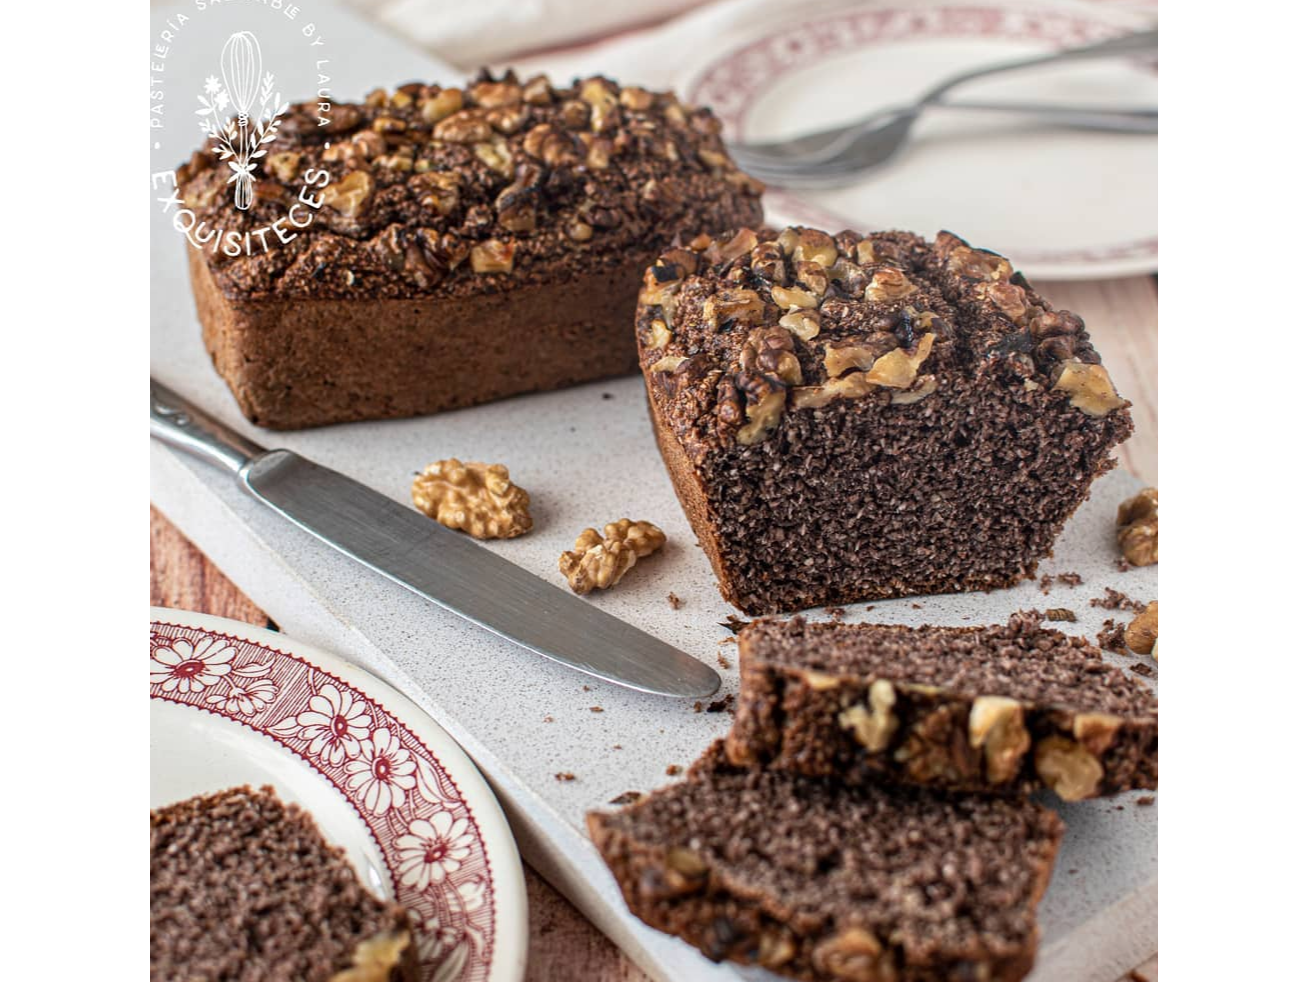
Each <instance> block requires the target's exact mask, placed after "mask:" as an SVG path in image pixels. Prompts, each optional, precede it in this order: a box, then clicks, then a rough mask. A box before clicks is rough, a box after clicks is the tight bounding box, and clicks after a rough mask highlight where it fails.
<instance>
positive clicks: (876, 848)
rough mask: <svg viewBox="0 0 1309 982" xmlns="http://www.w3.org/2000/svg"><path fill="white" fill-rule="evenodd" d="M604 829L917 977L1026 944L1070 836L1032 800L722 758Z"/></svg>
mask: <svg viewBox="0 0 1309 982" xmlns="http://www.w3.org/2000/svg"><path fill="white" fill-rule="evenodd" d="M602 822H603V824H604V825H605V826H606V827H607V829H608V830H610V831H611V832H614V833H617V834H620V835H623V836H626V837H628V838H629V839H630V840H631V841H632V842H635V843H640V844H642V845H652V846H658V847H660V848H663V847H669V848H671V847H683V848H686V849H689V850H691V851H693V852H694V853H696V854H697V855H698V856H699V857H700V858H701V859H702V860H703V861H704V862H705V863H706V864H707V865H708V866H709V868H710V870H711V871H712V872H711V878H714V879H716V880H717V881H719V882H720V883H721V884H722V886H721V888H720V889H721V890H723V891H726V892H727V893H730V894H731V895H733V896H734V897H735V898H736V899H737V900H738V901H745V902H753V903H757V904H759V905H761V906H762V907H763V908H764V909H765V910H766V911H767V913H768V914H769V915H770V916H771V917H773V918H775V919H776V920H777V921H779V922H782V923H786V924H789V925H792V926H794V927H797V928H799V929H801V933H805V934H812V935H821V934H823V933H826V932H830V931H832V930H833V929H835V928H837V927H840V928H842V929H844V928H846V927H848V926H850V925H852V924H857V925H861V926H863V927H865V928H867V929H868V930H869V931H871V932H873V933H874V934H876V935H877V936H878V937H880V938H883V939H885V938H894V939H896V943H897V944H898V945H899V946H900V947H901V949H902V951H903V953H904V955H905V956H907V957H908V958H909V960H911V961H918V962H920V963H923V962H930V961H933V960H938V961H939V960H942V959H944V960H946V961H948V960H949V959H951V958H964V957H969V956H974V957H975V956H977V955H978V954H979V952H982V951H991V952H993V953H995V954H996V955H1002V954H1004V953H1012V951H1013V950H1014V949H1017V948H1021V947H1022V946H1023V945H1025V944H1026V943H1027V942H1028V941H1030V938H1031V935H1032V931H1033V930H1034V927H1035V911H1034V907H1035V902H1036V898H1037V897H1039V895H1040V892H1041V890H1042V889H1043V887H1044V883H1045V876H1046V872H1047V869H1048V864H1049V862H1050V861H1051V860H1052V859H1053V853H1054V850H1055V849H1056V848H1057V844H1058V839H1059V836H1060V834H1061V831H1062V827H1061V825H1060V823H1059V821H1058V819H1057V818H1056V817H1055V816H1054V815H1053V814H1052V813H1051V812H1048V811H1046V810H1045V809H1043V808H1040V807H1039V806H1037V805H1035V804H1032V803H1031V802H1028V801H1026V800H1021V799H1014V798H1005V797H986V796H979V795H952V796H947V795H941V794H939V793H933V792H930V791H922V790H918V789H894V790H891V789H884V788H881V787H878V786H875V785H873V786H868V787H864V788H852V787H846V786H842V785H840V784H838V783H835V782H826V781H822V780H814V779H808V778H802V777H797V776H794V775H790V774H787V773H785V772H781V771H775V770H766V769H746V770H738V769H735V768H732V767H731V766H730V765H728V764H726V762H725V759H724V757H723V755H722V752H721V745H715V746H714V747H712V748H711V749H710V750H709V751H708V752H707V753H706V754H705V756H704V757H703V758H702V759H701V760H700V761H699V762H698V763H697V764H696V765H695V767H693V768H692V769H691V771H690V772H689V776H688V780H686V781H684V782H682V783H680V784H677V785H673V786H672V787H668V788H664V789H662V790H660V791H657V792H655V793H654V794H652V795H650V796H648V797H647V798H645V799H643V800H641V801H640V802H638V803H637V804H635V805H632V806H629V807H628V808H627V809H625V810H623V811H622V812H619V813H616V814H613V815H608V816H604V817H603V819H602ZM670 916H672V917H674V918H675V916H676V915H675V914H674V915H670Z"/></svg>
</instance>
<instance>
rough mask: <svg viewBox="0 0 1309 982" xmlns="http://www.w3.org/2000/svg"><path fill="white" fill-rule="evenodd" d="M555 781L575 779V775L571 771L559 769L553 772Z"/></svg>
mask: <svg viewBox="0 0 1309 982" xmlns="http://www.w3.org/2000/svg"><path fill="white" fill-rule="evenodd" d="M555 780H556V781H576V780H577V775H576V774H574V773H573V772H572V771H559V772H558V773H557V774H555Z"/></svg>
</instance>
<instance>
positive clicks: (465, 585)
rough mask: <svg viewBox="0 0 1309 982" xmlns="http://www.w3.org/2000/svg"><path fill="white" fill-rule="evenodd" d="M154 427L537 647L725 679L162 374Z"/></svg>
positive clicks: (402, 574)
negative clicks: (238, 425)
mask: <svg viewBox="0 0 1309 982" xmlns="http://www.w3.org/2000/svg"><path fill="white" fill-rule="evenodd" d="M150 435H151V436H152V437H154V438H155V439H158V440H160V441H162V442H163V443H166V444H168V445H169V446H172V447H176V448H178V449H180V450H184V451H186V452H187V453H190V454H194V455H195V456H196V457H199V458H201V459H203V460H206V461H208V462H209V463H212V464H216V465H218V466H219V467H223V468H226V469H227V470H228V471H230V472H231V473H232V474H233V475H234V476H235V477H236V479H237V480H238V481H239V482H240V484H241V487H242V488H244V489H245V490H246V491H247V492H248V493H249V494H251V495H252V496H253V497H255V498H256V499H258V500H259V501H261V502H263V503H264V504H265V505H267V506H268V507H269V508H271V509H272V510H273V511H275V512H277V513H278V514H280V515H282V516H283V517H284V518H286V519H288V520H290V521H291V522H292V523H293V524H295V525H298V526H299V527H300V528H302V529H304V530H305V531H306V532H308V533H309V534H311V535H313V536H316V537H317V538H319V539H321V540H322V541H323V542H325V543H327V544H328V545H329V546H331V547H332V548H333V549H337V550H339V551H340V552H343V553H345V554H346V555H347V556H349V557H350V558H351V559H354V560H355V561H356V562H358V563H360V564H362V565H364V566H366V567H368V568H369V569H371V570H373V571H374V572H377V573H380V574H381V575H382V576H385V577H387V578H388V579H390V580H394V581H395V582H396V583H399V584H400V585H401V586H403V587H405V588H407V589H409V590H412V591H413V592H414V593H416V594H418V595H419V596H421V597H425V598H426V599H428V600H430V601H431V602H432V603H434V604H437V605H438V606H440V607H444V608H445V609H446V610H449V611H451V612H453V613H455V614H458V615H459V616H460V617H464V618H467V619H468V620H470V621H472V622H473V623H474V624H478V625H480V626H481V627H484V628H486V629H487V630H488V631H490V632H491V633H492V634H497V635H499V636H500V637H502V638H504V639H505V640H507V641H512V642H514V643H515V644H518V645H521V646H522V647H524V648H527V649H528V650H529V651H534V652H536V653H537V654H539V655H544V656H545V657H546V658H549V659H551V660H552V661H557V662H559V663H560V664H563V665H567V666H568V667H569V668H573V669H576V670H577V671H579V672H583V673H584V674H586V675H591V676H594V677H595V678H598V679H604V680H605V681H607V682H614V683H616V684H618V685H622V686H626V687H627V688H629V689H636V690H638V691H640V692H649V693H652V694H654V695H660V696H679V697H700V696H708V695H712V694H713V693H714V692H716V691H717V690H718V686H719V684H720V681H721V680H720V679H719V677H718V673H717V672H715V671H714V670H713V669H712V668H710V667H709V666H708V665H705V664H703V663H702V662H699V661H697V660H696V659H694V658H692V657H691V656H690V655H687V654H685V653H684V652H681V651H678V650H677V649H676V648H674V647H672V646H671V645H669V644H665V643H664V642H663V641H660V640H659V639H658V638H655V637H653V636H651V635H649V634H646V633H645V632H644V631H641V630H638V629H637V628H635V627H633V626H632V625H630V624H627V623H625V622H623V621H621V620H619V619H618V618H617V617H614V616H612V615H610V614H607V613H605V612H604V611H602V610H600V609H599V608H597V607H595V606H593V605H591V604H589V603H587V602H586V601H583V600H580V599H578V598H577V597H575V596H573V595H572V594H570V593H566V592H565V591H563V590H562V589H560V588H558V587H555V586H551V585H550V584H548V583H546V582H545V581H544V580H542V579H541V578H540V577H538V576H534V575H532V574H531V573H529V572H528V571H527V570H525V569H521V568H520V567H518V566H515V565H514V564H513V563H511V562H509V561H508V560H506V559H503V558H502V557H500V556H497V555H496V554H495V553H494V552H492V551H491V550H490V549H487V548H485V547H483V546H480V545H478V544H477V543H475V542H473V541H471V540H470V539H469V538H468V537H467V536H464V535H462V534H460V533H458V532H454V531H451V530H450V529H448V528H446V527H445V526H443V525H441V524H439V523H437V522H434V521H432V520H431V519H430V518H428V517H426V516H425V515H422V514H419V513H418V512H416V511H414V510H412V509H411V508H407V507H405V506H404V505H401V504H399V503H398V502H396V501H393V500H392V499H391V498H388V497H387V496H386V495H384V494H381V493H380V492H377V491H374V490H373V489H372V488H369V487H366V486H364V485H363V484H360V483H359V482H358V481H355V480H352V479H351V478H348V477H346V476H345V475H344V474H339V473H337V472H336V471H334V470H330V469H328V468H326V467H322V466H319V465H318V464H315V463H313V462H312V461H310V460H306V459H305V458H304V457H301V456H300V455H299V454H296V453H292V452H291V451H289V450H267V449H265V448H264V447H261V446H259V445H258V444H256V443H252V442H251V441H250V440H247V439H246V438H245V437H243V436H241V435H240V434H239V433H237V432H235V431H234V430H232V429H230V428H229V427H227V426H225V425H224V424H222V423H220V422H218V420H216V419H214V418H213V417H211V416H209V415H207V414H206V413H204V412H203V411H201V410H200V409H197V408H196V407H195V406H193V405H191V404H190V403H188V402H187V401H186V400H185V399H183V398H182V397H181V396H179V395H177V393H175V392H173V391H172V390H171V389H169V388H168V387H167V386H164V385H161V384H160V383H159V382H156V381H155V380H154V379H151V380H150Z"/></svg>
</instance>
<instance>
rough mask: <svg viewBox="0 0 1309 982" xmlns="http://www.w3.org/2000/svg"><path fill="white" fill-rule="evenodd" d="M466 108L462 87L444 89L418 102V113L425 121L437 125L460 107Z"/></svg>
mask: <svg viewBox="0 0 1309 982" xmlns="http://www.w3.org/2000/svg"><path fill="white" fill-rule="evenodd" d="M462 108H464V93H463V91H462V90H460V89H442V90H441V91H440V92H438V93H437V94H436V95H434V96H432V97H431V98H430V99H424V100H423V101H422V102H420V103H419V104H418V113H419V115H420V116H422V117H423V122H424V123H427V124H428V125H429V126H431V125H435V124H437V123H439V122H441V120H443V119H445V118H446V117H447V116H450V115H452V114H454V113H456V112H458V111H459V110H460V109H462Z"/></svg>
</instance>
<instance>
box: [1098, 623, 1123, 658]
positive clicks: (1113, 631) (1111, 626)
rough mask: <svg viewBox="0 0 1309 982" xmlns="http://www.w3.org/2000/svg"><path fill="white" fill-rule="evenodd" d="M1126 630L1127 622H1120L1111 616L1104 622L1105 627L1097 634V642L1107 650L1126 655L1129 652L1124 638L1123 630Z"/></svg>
mask: <svg viewBox="0 0 1309 982" xmlns="http://www.w3.org/2000/svg"><path fill="white" fill-rule="evenodd" d="M1126 630H1127V625H1126V624H1123V623H1120V622H1119V621H1116V620H1114V619H1113V618H1112V617H1111V618H1109V619H1108V620H1107V621H1105V622H1104V627H1103V628H1101V630H1100V633H1099V634H1097V635H1096V636H1095V643H1096V644H1098V645H1099V646H1100V647H1101V648H1103V649H1104V650H1105V651H1112V652H1113V653H1114V654H1116V655H1125V654H1127V642H1126V641H1125V640H1124V639H1123V632H1124V631H1126Z"/></svg>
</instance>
